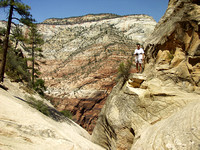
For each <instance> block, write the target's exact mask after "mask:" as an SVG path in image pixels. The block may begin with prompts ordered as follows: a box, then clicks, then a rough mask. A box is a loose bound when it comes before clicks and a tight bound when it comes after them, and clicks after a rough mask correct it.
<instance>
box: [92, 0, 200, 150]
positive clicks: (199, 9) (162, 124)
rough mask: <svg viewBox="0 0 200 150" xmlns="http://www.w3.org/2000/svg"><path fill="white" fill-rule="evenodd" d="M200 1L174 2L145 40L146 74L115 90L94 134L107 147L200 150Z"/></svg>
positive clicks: (121, 149)
mask: <svg viewBox="0 0 200 150" xmlns="http://www.w3.org/2000/svg"><path fill="white" fill-rule="evenodd" d="M199 5H200V3H199V1H197V0H179V1H177V0H170V2H169V7H168V9H167V11H166V13H165V15H164V16H163V17H162V18H161V20H160V21H159V23H158V24H157V26H156V28H155V30H154V32H153V33H152V35H151V36H150V37H149V38H148V39H147V40H146V42H145V52H146V64H145V70H144V72H143V74H138V75H131V76H130V80H129V81H127V82H126V83H125V85H123V82H122V81H121V82H119V83H118V85H116V86H115V88H114V89H113V90H112V92H111V94H110V95H109V97H108V98H107V100H106V103H105V105H104V107H103V109H102V111H101V113H100V115H99V119H98V121H97V125H96V127H95V129H94V131H93V141H94V142H95V143H97V144H99V145H101V146H103V147H105V148H106V149H118V150H124V149H131V150H136V149H137V150H138V149H139V150H140V149H141V150H151V149H152V150H153V149H178V150H183V149H185V150H186V149H194V150H196V149H199V142H200V140H199V139H200V136H199V133H200V129H199V125H200V124H199V121H200V118H199V115H200V112H199V106H200V102H199V99H200V85H199V80H200V76H199V70H200V59H199V44H200V43H199V41H200V39H199V35H200V34H199V33H200V31H199V30H200V28H199V25H200V23H199V22H200V20H199V19H200V6H199Z"/></svg>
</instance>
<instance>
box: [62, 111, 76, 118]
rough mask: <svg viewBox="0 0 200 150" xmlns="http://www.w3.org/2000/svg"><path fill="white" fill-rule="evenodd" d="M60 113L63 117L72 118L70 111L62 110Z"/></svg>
mask: <svg viewBox="0 0 200 150" xmlns="http://www.w3.org/2000/svg"><path fill="white" fill-rule="evenodd" d="M60 113H61V114H63V115H64V116H65V117H68V118H69V119H72V116H73V115H72V113H71V112H70V111H69V110H62V111H60Z"/></svg>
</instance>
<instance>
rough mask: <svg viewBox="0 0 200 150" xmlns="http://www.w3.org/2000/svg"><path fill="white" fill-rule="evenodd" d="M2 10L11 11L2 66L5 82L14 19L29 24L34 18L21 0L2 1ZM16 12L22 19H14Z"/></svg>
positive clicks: (0, 67) (1, 80)
mask: <svg viewBox="0 0 200 150" xmlns="http://www.w3.org/2000/svg"><path fill="white" fill-rule="evenodd" d="M0 8H8V9H9V16H8V23H7V29H6V35H5V40H4V44H3V55H2V63H1V65H0V82H3V80H4V72H5V66H6V56H7V51H8V47H9V36H10V30H11V24H12V19H17V20H18V21H20V22H22V23H26V24H28V23H29V22H30V21H31V20H32V18H31V15H30V12H29V10H30V7H29V6H28V5H25V4H23V3H22V2H21V1H20V0H1V1H0ZM14 12H17V13H18V14H19V15H20V16H21V19H18V18H13V13H14Z"/></svg>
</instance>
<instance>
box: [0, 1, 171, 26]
mask: <svg viewBox="0 0 200 150" xmlns="http://www.w3.org/2000/svg"><path fill="white" fill-rule="evenodd" d="M168 1H169V0H22V2H23V3H25V4H27V5H29V6H31V11H30V12H31V14H32V15H33V18H35V19H36V21H37V22H42V21H44V20H45V19H48V18H68V17H75V16H83V15H86V14H99V13H113V14H117V15H130V14H146V15H150V16H152V17H153V18H154V19H155V20H156V21H157V22H158V21H159V20H160V18H161V17H162V16H163V15H164V13H165V11H166V9H167V6H168ZM5 14H6V13H5V12H4V10H3V9H1V10H0V20H5Z"/></svg>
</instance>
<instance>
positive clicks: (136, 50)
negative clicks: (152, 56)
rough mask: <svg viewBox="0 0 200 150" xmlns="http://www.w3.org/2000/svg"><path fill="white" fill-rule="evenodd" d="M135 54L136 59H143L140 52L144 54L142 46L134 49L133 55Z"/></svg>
mask: <svg viewBox="0 0 200 150" xmlns="http://www.w3.org/2000/svg"><path fill="white" fill-rule="evenodd" d="M135 54H138V55H136V59H138V60H141V59H143V56H142V54H144V50H143V49H142V48H140V49H135V52H134V55H135Z"/></svg>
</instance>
